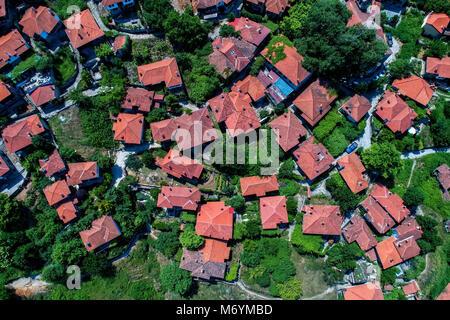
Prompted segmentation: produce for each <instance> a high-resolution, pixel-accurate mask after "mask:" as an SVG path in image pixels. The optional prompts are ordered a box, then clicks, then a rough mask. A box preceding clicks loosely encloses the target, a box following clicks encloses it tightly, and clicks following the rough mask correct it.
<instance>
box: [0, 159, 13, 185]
mask: <svg viewBox="0 0 450 320" xmlns="http://www.w3.org/2000/svg"><path fill="white" fill-rule="evenodd" d="M9 172H11V168H10V167H9V165H8V163H7V162H6V160H5V158H4V157H3V156H2V155H0V183H1V182H2V180H7V178H8V173H9Z"/></svg>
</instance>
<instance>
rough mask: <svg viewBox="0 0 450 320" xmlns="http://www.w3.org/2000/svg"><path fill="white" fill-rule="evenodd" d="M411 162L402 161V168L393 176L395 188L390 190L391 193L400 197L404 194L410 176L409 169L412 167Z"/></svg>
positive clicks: (409, 160)
mask: <svg viewBox="0 0 450 320" xmlns="http://www.w3.org/2000/svg"><path fill="white" fill-rule="evenodd" d="M413 162H414V161H413V160H411V159H404V160H402V164H403V166H402V168H401V169H400V171H399V172H398V174H397V175H396V176H395V186H394V188H391V191H392V192H393V193H397V194H398V195H399V196H400V197H403V195H404V194H405V192H406V188H407V185H408V180H409V177H410V175H411V167H412V165H413Z"/></svg>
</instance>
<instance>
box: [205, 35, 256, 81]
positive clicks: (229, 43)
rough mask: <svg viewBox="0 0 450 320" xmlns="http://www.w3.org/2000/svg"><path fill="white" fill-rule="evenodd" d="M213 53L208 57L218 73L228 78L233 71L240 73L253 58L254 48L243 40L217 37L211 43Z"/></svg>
mask: <svg viewBox="0 0 450 320" xmlns="http://www.w3.org/2000/svg"><path fill="white" fill-rule="evenodd" d="M212 47H213V53H211V54H210V55H209V57H208V60H209V63H210V64H213V65H214V66H215V68H216V70H217V72H218V73H220V74H221V75H222V76H223V77H224V78H228V77H229V76H230V75H231V74H232V73H233V72H235V71H238V72H240V71H242V70H243V69H244V68H245V67H246V66H247V65H248V64H249V63H250V60H251V59H252V58H253V54H254V52H255V50H256V47H255V46H254V45H253V44H251V43H248V42H246V41H244V40H239V39H236V38H231V37H228V38H223V37H220V36H219V37H218V38H217V39H216V40H214V41H213V42H212Z"/></svg>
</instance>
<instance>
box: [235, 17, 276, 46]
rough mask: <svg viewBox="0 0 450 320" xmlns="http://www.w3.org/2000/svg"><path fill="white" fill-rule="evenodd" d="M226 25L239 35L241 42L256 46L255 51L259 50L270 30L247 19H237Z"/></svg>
mask: <svg viewBox="0 0 450 320" xmlns="http://www.w3.org/2000/svg"><path fill="white" fill-rule="evenodd" d="M228 25H230V26H233V27H234V30H236V32H238V33H239V35H240V36H241V39H242V40H245V41H247V42H248V43H251V44H253V45H254V46H256V48H257V49H256V50H260V49H261V48H262V47H263V46H264V44H265V42H266V39H267V38H268V35H269V34H270V29H269V28H267V27H265V26H263V25H261V24H259V23H257V22H255V21H253V20H250V19H249V18H244V17H242V18H237V19H234V21H232V22H228Z"/></svg>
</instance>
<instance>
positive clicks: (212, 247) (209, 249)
mask: <svg viewBox="0 0 450 320" xmlns="http://www.w3.org/2000/svg"><path fill="white" fill-rule="evenodd" d="M199 251H200V252H201V253H203V260H204V261H206V262H208V261H212V262H218V263H224V262H225V261H226V260H228V259H229V258H230V251H231V249H230V247H228V246H227V241H223V240H217V239H211V238H206V239H205V243H204V245H203V247H202V248H201V249H200V250H199Z"/></svg>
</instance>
